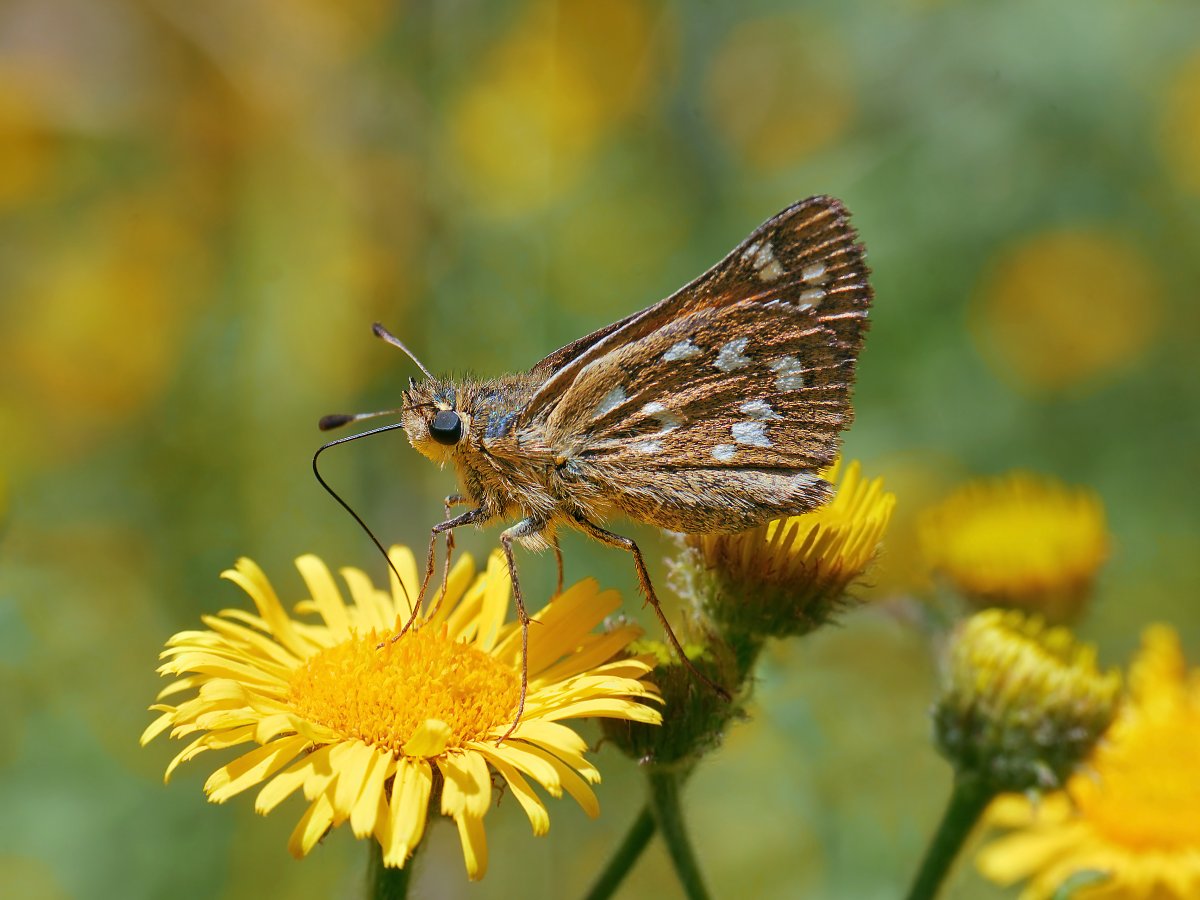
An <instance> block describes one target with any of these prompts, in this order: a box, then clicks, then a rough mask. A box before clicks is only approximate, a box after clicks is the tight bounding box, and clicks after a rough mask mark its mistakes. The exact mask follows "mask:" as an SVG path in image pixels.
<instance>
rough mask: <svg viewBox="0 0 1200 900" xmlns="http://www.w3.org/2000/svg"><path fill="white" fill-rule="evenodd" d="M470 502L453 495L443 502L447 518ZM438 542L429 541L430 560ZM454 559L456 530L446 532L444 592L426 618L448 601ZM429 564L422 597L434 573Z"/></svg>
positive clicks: (443, 570) (422, 587) (430, 616)
mask: <svg viewBox="0 0 1200 900" xmlns="http://www.w3.org/2000/svg"><path fill="white" fill-rule="evenodd" d="M470 502H471V501H470V500H468V499H467V498H466V497H463V496H462V495H461V494H451V495H450V496H448V497H447V498H446V499H445V500H443V501H442V507H443V509H445V511H446V518H447V519H449V518H450V510H451V509H453V508H454V507H456V506H462V505H463V504H464V503H470ZM436 540H437V538H436V536H435V537H432V538H430V541H429V557H430V559H432V557H433V554H434V546H433V545H434V542H435V541H436ZM453 557H454V530H453V529H450V530H449V531H447V532H446V563H445V566H444V568H443V569H442V590H441V592H440V593H439V594H438V598H437V601H436V602H435V603H434V604H433V609H431V610H430V611H429V615H428V616H426V618H432V617H433V616H434V615H435V614H436V613H437V611H438V610H439V609H440V608H441V606H442V601H443V600H445V599H446V591H447V590H448V589H449V587H450V562H451V560H452V558H453ZM428 562H429V560H426V575H425V583H424V584H422V585H421V596H422V597H424V596H425V588H426V587H428V584H429V576H430V575H431V574H432V572H433V570H432V569H431V568H429V566H428Z"/></svg>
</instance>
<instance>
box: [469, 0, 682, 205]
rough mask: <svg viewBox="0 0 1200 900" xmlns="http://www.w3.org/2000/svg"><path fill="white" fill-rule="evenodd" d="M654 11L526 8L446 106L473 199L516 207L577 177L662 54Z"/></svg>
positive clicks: (610, 4) (619, 2)
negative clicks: (453, 101) (655, 39)
mask: <svg viewBox="0 0 1200 900" xmlns="http://www.w3.org/2000/svg"><path fill="white" fill-rule="evenodd" d="M655 16H656V13H655V8H654V6H653V5H652V4H650V3H648V2H645V0H607V2H605V3H573V2H549V3H535V4H533V5H532V6H531V8H530V10H529V13H528V14H527V15H526V16H525V17H524V19H523V20H522V21H521V22H520V23H518V25H517V26H516V27H515V28H514V29H513V31H512V33H511V34H509V35H508V36H506V37H505V38H504V39H503V40H502V41H501V42H500V43H499V44H498V45H497V46H496V47H495V48H494V50H493V51H492V52H491V53H490V54H488V55H487V57H485V59H484V61H483V64H482V66H481V67H480V69H479V71H478V72H477V73H476V77H475V79H474V81H473V82H472V83H471V85H470V86H469V87H468V88H467V90H466V91H465V92H464V93H463V95H462V96H461V97H460V98H459V99H458V101H457V102H456V104H455V106H454V108H453V109H452V111H451V121H450V145H451V149H452V151H453V153H454V155H455V156H456V157H457V159H458V162H459V165H458V166H456V171H457V172H458V173H459V176H460V177H462V178H463V179H464V180H465V182H466V188H467V189H468V190H469V191H470V195H471V198H472V201H473V202H478V203H480V204H482V205H483V206H485V207H487V208H489V209H490V210H491V211H492V212H494V213H497V214H500V215H514V214H520V213H524V212H528V211H529V210H532V209H537V208H539V207H542V206H544V205H546V204H547V203H549V202H551V201H553V200H554V199H555V198H557V197H558V196H559V195H560V194H561V193H562V192H563V191H565V190H567V189H568V188H569V187H570V186H572V185H573V184H574V183H575V182H576V181H577V180H578V179H579V177H580V176H581V175H582V173H583V171H584V168H585V165H586V163H587V162H588V160H589V159H590V157H591V155H592V153H593V151H594V150H595V148H596V146H597V144H598V142H599V141H600V139H601V138H602V137H603V136H604V134H605V133H606V132H607V131H608V130H609V129H611V128H612V127H613V126H614V125H616V124H617V123H618V122H619V121H620V120H621V119H622V118H623V117H625V116H626V115H628V114H629V113H630V112H631V111H632V110H633V109H634V108H636V107H637V106H638V105H639V104H641V103H643V102H645V100H646V95H647V85H648V84H649V83H650V81H651V79H650V76H651V74H652V73H653V72H654V71H655V69H656V68H657V67H658V65H659V64H660V63H661V61H662V60H661V58H660V57H661V48H654V47H653V37H654V34H655V31H654V24H655Z"/></svg>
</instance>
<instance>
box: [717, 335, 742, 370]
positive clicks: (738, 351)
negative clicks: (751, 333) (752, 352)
mask: <svg viewBox="0 0 1200 900" xmlns="http://www.w3.org/2000/svg"><path fill="white" fill-rule="evenodd" d="M749 343H750V338H737V339H736V340H732V341H730V342H729V343H728V344H726V345H725V346H723V347H722V348H721V351H720V352H719V353H718V354H717V361H716V362H715V363H713V365H714V366H716V367H717V368H718V369H720V370H721V371H722V372H733V371H735V370H737V369H743V368H745V367H746V366H748V365H750V357H748V356H746V355H745V354H743V353H742V351H743V350H745V349H746V345H747V344H749Z"/></svg>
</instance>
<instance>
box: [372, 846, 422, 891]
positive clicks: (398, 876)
mask: <svg viewBox="0 0 1200 900" xmlns="http://www.w3.org/2000/svg"><path fill="white" fill-rule="evenodd" d="M367 846H368V847H369V850H368V852H369V853H370V854H371V855H370V857H369V861H368V862H367V898H368V900H405V898H406V897H407V896H408V885H409V883H410V882H411V881H412V871H413V863H414V862H415V861H416V857H417V850H419V849H420V848H421V845H420V844H418V845H417V847H416V849H414V850H413V853H412V856H410V857H409V858H408V859H407V860H406V861H405V863H404V868H402V869H393V868H389V867H387V866H385V865H384V864H383V847H381V846H380V845H379V842H378V841H368V842H367Z"/></svg>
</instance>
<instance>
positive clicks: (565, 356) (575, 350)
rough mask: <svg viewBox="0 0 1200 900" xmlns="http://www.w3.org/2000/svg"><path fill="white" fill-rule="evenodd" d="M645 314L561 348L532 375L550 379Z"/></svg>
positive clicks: (595, 332) (629, 316)
mask: <svg viewBox="0 0 1200 900" xmlns="http://www.w3.org/2000/svg"><path fill="white" fill-rule="evenodd" d="M642 312H644V310H642V311H639V312H635V313H632V314H631V315H628V316H626V317H625V318H623V319H621V320H620V321H617V322H613V323H612V324H611V325H606V326H604V327H603V328H600V329H597V330H596V331H593V332H592V333H591V334H588V335H584V336H583V337H581V338H578V339H576V340H573V341H571V343H569V344H567V345H566V346H565V347H559V348H558V349H557V350H555V351H554V352H553V353H551V354H550V355H549V356H547V357H546V358H545V359H543V360H541V361H540V362H539V363H538V364H537V365H535V366H534V367H533V368H532V369H530V370H529V372H530V374H531V375H535V374H540V375H543V376H544V377H546V378H549V377H550V376H551V375H553V374H554V373H555V372H556V371H558V370H559V369H561V368H562V367H563V366H564V365H566V364H567V363H569V362H570V361H571V360H573V359H575V357H577V356H579V355H580V354H581V353H583V352H584V351H585V350H587V349H588V348H589V347H591V346H592V345H593V344H595V343H596V342H598V341H600V340H602V339H603V338H606V337H608V336H609V335H610V334H612V333H613V332H614V331H616V330H617V329H618V328H623V327H625V326H626V325H627V324H629V322H631V321H632V320H634V319H636V318H637V317H638V316H640V315H641V314H642Z"/></svg>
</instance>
